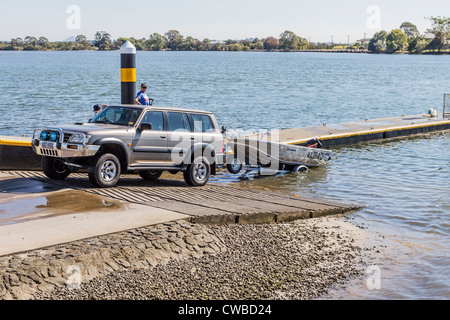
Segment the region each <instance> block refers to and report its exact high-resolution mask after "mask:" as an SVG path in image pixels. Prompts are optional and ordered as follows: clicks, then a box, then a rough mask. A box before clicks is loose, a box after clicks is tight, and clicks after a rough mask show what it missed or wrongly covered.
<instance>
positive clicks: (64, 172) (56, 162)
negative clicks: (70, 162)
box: [41, 157, 70, 180]
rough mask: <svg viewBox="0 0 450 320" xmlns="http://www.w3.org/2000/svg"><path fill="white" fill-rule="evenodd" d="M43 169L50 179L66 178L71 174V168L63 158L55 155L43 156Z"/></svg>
mask: <svg viewBox="0 0 450 320" xmlns="http://www.w3.org/2000/svg"><path fill="white" fill-rule="evenodd" d="M41 164H42V171H44V174H45V175H46V176H47V177H49V178H50V179H54V180H64V179H65V178H67V177H68V176H69V174H70V170H69V168H68V167H67V166H66V165H65V164H64V162H63V161H62V160H61V159H58V158H53V157H42V161H41Z"/></svg>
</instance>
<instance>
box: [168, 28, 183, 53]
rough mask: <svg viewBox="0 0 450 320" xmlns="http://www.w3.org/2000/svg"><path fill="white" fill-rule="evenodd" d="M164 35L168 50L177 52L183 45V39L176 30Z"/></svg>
mask: <svg viewBox="0 0 450 320" xmlns="http://www.w3.org/2000/svg"><path fill="white" fill-rule="evenodd" d="M164 35H165V36H166V39H167V41H168V44H167V47H168V48H169V49H170V50H178V49H179V47H181V45H182V44H183V40H184V38H183V36H182V35H181V33H180V32H179V31H178V30H169V31H167V32H166V33H165V34H164Z"/></svg>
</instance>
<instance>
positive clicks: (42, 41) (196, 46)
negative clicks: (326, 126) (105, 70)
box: [0, 30, 328, 51]
mask: <svg viewBox="0 0 450 320" xmlns="http://www.w3.org/2000/svg"><path fill="white" fill-rule="evenodd" d="M125 41H130V42H131V43H132V44H133V45H134V46H135V47H136V50H148V51H158V50H173V51H252V50H282V51H295V50H304V49H308V48H310V47H311V46H312V44H309V43H308V41H307V40H306V39H305V38H302V37H300V36H298V35H296V34H295V33H294V32H292V31H289V30H286V31H285V32H283V33H282V34H281V35H280V37H279V38H278V39H277V38H274V37H267V38H262V39H258V38H252V39H251V40H231V39H229V40H226V41H213V40H210V39H203V40H199V39H196V38H193V37H191V36H187V37H184V36H183V35H182V34H181V33H180V32H179V31H178V30H169V31H167V32H166V33H165V34H164V35H161V34H159V33H153V34H151V35H150V36H149V38H148V39H146V38H141V39H136V38H134V37H131V38H125V37H119V38H117V39H114V40H113V39H112V37H111V35H110V34H109V33H108V32H106V31H97V33H96V34H95V37H94V40H92V41H88V39H87V37H86V36H84V35H78V36H76V37H75V39H74V41H66V42H63V41H56V42H50V41H49V40H48V39H47V38H46V37H39V38H35V37H32V36H27V37H25V38H24V39H22V38H15V39H11V41H9V42H7V41H6V42H3V43H0V48H1V49H3V50H118V49H120V47H121V46H122V45H123V44H124V43H125ZM314 46H315V47H320V48H322V47H323V48H327V47H328V46H327V45H326V44H316V45H314Z"/></svg>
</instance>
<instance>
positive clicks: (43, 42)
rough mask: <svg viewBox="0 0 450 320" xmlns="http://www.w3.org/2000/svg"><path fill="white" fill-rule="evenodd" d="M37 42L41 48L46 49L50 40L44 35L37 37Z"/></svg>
mask: <svg viewBox="0 0 450 320" xmlns="http://www.w3.org/2000/svg"><path fill="white" fill-rule="evenodd" d="M37 44H38V45H39V46H40V47H41V48H42V49H48V47H49V46H50V42H49V41H48V39H47V38H46V37H39V39H38V41H37Z"/></svg>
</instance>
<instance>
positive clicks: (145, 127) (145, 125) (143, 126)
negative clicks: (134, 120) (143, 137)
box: [140, 123, 152, 131]
mask: <svg viewBox="0 0 450 320" xmlns="http://www.w3.org/2000/svg"><path fill="white" fill-rule="evenodd" d="M140 129H141V131H144V130H152V124H151V123H141V126H140Z"/></svg>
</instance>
